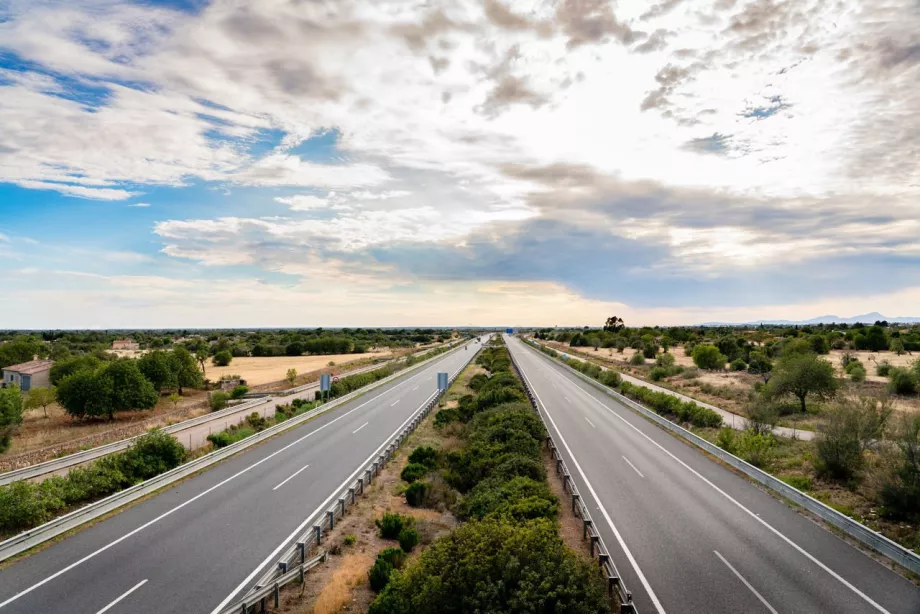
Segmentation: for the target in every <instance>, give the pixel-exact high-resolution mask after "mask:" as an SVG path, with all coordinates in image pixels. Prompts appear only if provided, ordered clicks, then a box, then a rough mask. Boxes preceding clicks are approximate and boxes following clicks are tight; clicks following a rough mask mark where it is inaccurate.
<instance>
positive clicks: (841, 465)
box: [815, 397, 894, 481]
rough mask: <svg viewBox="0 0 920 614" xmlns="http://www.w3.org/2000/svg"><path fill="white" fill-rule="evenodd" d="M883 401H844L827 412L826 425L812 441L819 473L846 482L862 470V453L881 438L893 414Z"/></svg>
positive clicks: (869, 399) (865, 399)
mask: <svg viewBox="0 0 920 614" xmlns="http://www.w3.org/2000/svg"><path fill="white" fill-rule="evenodd" d="M893 411H894V410H893V407H892V405H891V403H890V402H889V401H888V400H887V399H886V398H884V397H883V398H881V399H878V398H876V397H861V398H859V399H843V400H842V401H840V402H839V403H837V404H835V405H834V406H833V407H832V408H831V409H830V411H828V412H827V422H826V424H825V426H824V429H823V430H822V431H821V432H820V434H819V435H818V438H817V440H816V441H815V451H816V452H817V457H816V459H815V461H816V462H815V468H816V469H817V470H818V473H820V474H823V475H827V476H829V477H832V478H834V479H838V480H843V481H849V480H852V479H853V478H855V477H856V475H857V473H858V472H859V471H860V470H861V469H862V467H863V464H864V460H865V451H866V449H868V447H869V445H870V444H872V443H873V442H875V441H878V440H879V439H881V438H882V434H883V433H884V430H885V425H886V424H887V423H888V420H889V418H890V417H891V414H892V412H893Z"/></svg>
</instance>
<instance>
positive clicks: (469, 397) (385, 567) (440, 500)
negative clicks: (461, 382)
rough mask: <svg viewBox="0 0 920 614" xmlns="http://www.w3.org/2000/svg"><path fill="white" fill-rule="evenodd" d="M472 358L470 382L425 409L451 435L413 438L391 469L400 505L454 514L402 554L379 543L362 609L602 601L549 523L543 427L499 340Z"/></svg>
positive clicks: (554, 509) (555, 505)
mask: <svg viewBox="0 0 920 614" xmlns="http://www.w3.org/2000/svg"><path fill="white" fill-rule="evenodd" d="M476 362H477V365H478V366H479V367H481V368H482V370H483V371H484V372H481V373H478V374H475V375H473V376H472V377H470V378H469V379H468V380H467V381H466V385H467V386H468V389H469V391H470V394H464V395H463V396H461V397H459V398H458V399H456V402H450V403H448V406H447V407H445V408H443V409H441V410H440V411H439V412H438V413H437V414H436V415H435V420H434V422H435V425H436V429H437V430H438V432H439V433H441V436H442V437H443V438H445V440H451V441H458V444H457V445H455V446H453V447H452V448H451V449H450V450H446V451H445V450H438V449H435V448H433V447H429V446H422V447H418V448H416V449H415V450H414V451H413V452H412V454H411V455H410V456H409V458H408V461H409V462H408V464H407V465H406V466H405V468H404V469H403V471H402V473H401V477H402V478H403V480H404V482H405V488H404V495H405V497H406V502H407V503H408V504H409V505H410V506H412V507H416V508H432V509H445V508H447V509H450V510H451V511H452V512H453V514H454V515H455V516H456V517H457V518H459V519H461V520H462V521H463V522H462V524H461V526H460V527H458V528H456V529H454V530H453V531H451V532H450V533H449V534H448V535H446V536H443V537H441V538H439V539H437V540H436V541H434V542H433V543H432V544H431V545H429V546H428V547H426V548H424V549H423V550H422V551H421V553H420V554H418V555H417V556H415V555H413V556H411V557H409V558H408V560H404V559H403V555H399V556H397V555H394V554H393V553H392V552H391V551H390V550H385V551H383V552H381V553H380V555H379V556H378V558H377V560H376V561H375V563H374V566H373V567H372V568H371V570H370V572H369V579H370V581H371V583H372V586H373V587H374V588H375V589H376V590H379V591H380V592H379V595H378V597H377V599H376V600H375V601H374V602H373V603H372V604H371V606H370V609H369V612H370V613H371V614H383V613H386V614H400V613H406V614H408V613H421V614H426V613H429V612H430V613H434V612H456V613H460V612H472V611H481V612H508V611H516V612H551V611H563V610H565V611H571V612H576V613H581V612H584V613H586V614H587V613H589V612H590V613H598V612H609V611H610V603H609V600H608V598H607V596H606V592H605V587H604V583H603V581H602V579H601V578H600V576H599V575H598V574H597V569H596V567H595V566H593V565H592V564H590V563H588V562H586V561H584V560H583V559H582V558H580V557H579V556H577V555H576V554H575V553H574V552H572V551H571V550H569V549H568V547H567V546H566V545H565V543H564V542H563V540H562V538H561V537H560V535H559V528H558V521H557V518H558V515H559V501H558V500H557V498H556V497H555V495H554V494H553V493H552V492H551V490H550V488H549V486H548V484H547V482H546V474H545V470H544V466H543V462H542V460H541V456H540V444H541V442H542V441H543V438H544V436H545V432H544V430H543V425H542V423H541V422H540V419H539V417H538V416H537V415H536V414H535V413H534V412H533V409H532V408H531V407H530V405H529V403H527V402H526V400H525V395H524V392H523V389H522V387H521V384H520V382H519V381H518V379H517V377H516V376H515V375H514V374H513V373H511V362H510V359H509V357H508V354H507V350H506V349H505V348H504V347H489V348H486V349H484V350H483V351H482V352H481V353H480V355H479V356H478V357H477V361H476ZM471 368H472V369H476V368H477V367H471ZM393 524H395V523H394V521H393V520H392V519H387V517H384V519H382V520H381V523H380V528H381V531H384V527H386V532H387V534H389V535H396V534H397V533H399V534H400V535H402V533H403V532H404V531H405V530H406V527H405V525H403V526H399V527H396V526H391V525H393ZM398 539H399V542H400V543H402V542H403V539H402V538H398ZM411 542H412V539H409V540H408V543H411ZM413 547H414V546H413ZM401 549H402V551H403V554H405V552H406V550H407V549H406V547H405V546H401ZM409 551H411V548H409Z"/></svg>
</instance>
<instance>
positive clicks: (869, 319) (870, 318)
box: [700, 311, 920, 326]
mask: <svg viewBox="0 0 920 614" xmlns="http://www.w3.org/2000/svg"><path fill="white" fill-rule="evenodd" d="M878 321H887V322H889V323H892V324H913V323H915V322H920V316H914V317H897V318H889V317H888V316H883V315H882V314H880V313H878V312H877V311H873V312H872V313H864V314H862V315H859V316H853V317H852V318H842V317H840V316H834V315H827V316H818V317H817V318H812V319H810V320H797V321H796V320H757V321H754V322H734V323H733V322H704V323H703V324H700V326H746V325H750V326H756V325H757V324H773V325H777V326H796V325H798V326H807V325H808V324H856V323H858V322H861V323H863V324H874V323H875V322H878Z"/></svg>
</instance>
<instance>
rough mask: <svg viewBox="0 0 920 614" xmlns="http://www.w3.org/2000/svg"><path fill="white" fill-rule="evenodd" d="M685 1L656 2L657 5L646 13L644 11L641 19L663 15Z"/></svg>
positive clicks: (668, 0)
mask: <svg viewBox="0 0 920 614" xmlns="http://www.w3.org/2000/svg"><path fill="white" fill-rule="evenodd" d="M683 1H684V0H664V2H662V3H661V4H656V5H655V6H653V7H652V8H650V9H649V10H647V11H646V12H645V13H643V14H642V17H640V18H639V19H642V20H643V21H644V20H646V19H654V18H655V17H661V16H662V15H664V14H665V13H670V12H671V11H673V10H674V9H675V8H676V7H677V5H678V4H680V3H681V2H683Z"/></svg>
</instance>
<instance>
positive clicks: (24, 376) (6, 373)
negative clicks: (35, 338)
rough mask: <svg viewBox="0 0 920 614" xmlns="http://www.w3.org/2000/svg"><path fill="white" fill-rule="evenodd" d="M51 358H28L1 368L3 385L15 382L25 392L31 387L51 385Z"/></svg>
mask: <svg viewBox="0 0 920 614" xmlns="http://www.w3.org/2000/svg"><path fill="white" fill-rule="evenodd" d="M53 364H54V361H53V360H30V361H29V362H24V363H21V364H18V365H10V366H9V367H4V368H3V385H4V386H9V385H11V384H16V385H17V386H19V388H20V389H21V390H22V391H23V392H26V391H27V390H29V389H31V388H42V387H46V386H50V385H51V366H52V365H53Z"/></svg>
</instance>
